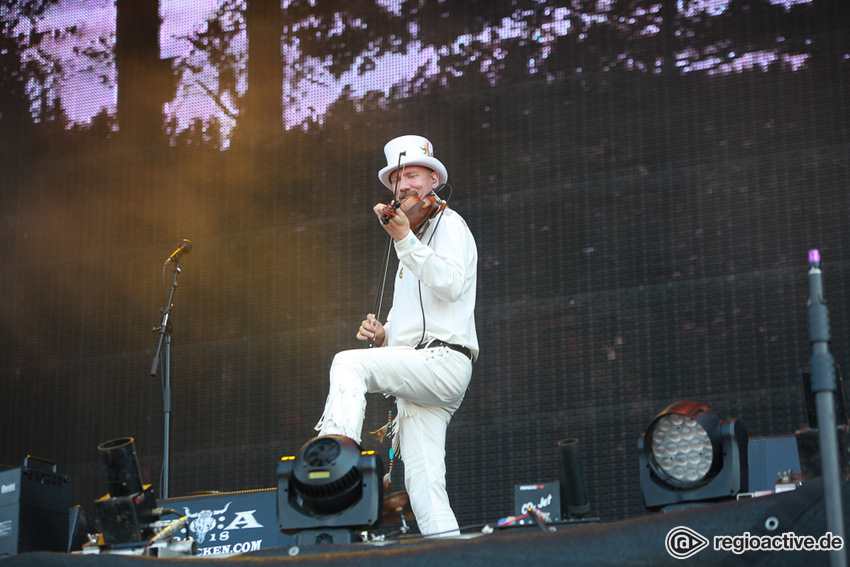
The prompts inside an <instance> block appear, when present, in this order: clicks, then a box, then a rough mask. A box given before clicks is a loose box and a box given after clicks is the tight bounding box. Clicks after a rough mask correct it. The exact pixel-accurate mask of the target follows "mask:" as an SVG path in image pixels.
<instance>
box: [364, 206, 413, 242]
mask: <svg viewBox="0 0 850 567" xmlns="http://www.w3.org/2000/svg"><path fill="white" fill-rule="evenodd" d="M387 207H388V205H384V204H383V203H378V204H377V205H375V206H374V207H373V208H372V210H373V211H375V215H377V217H378V219H380V218H381V217H382V216H384V215H385V214H386V209H387ZM381 226H382V227H384V230H386V231H387V233H389V235H390V236H392V237H393V240H395V241H396V242H398V241H400V240H402V239H403V238H404V237H405V236H407V235H408V233H409V232H410V220H408V218H407V215H405V214H404V211H402V210H401V207H399V208H398V209H396V212H395V216H394V217H393V218H391V219H390V222H388V223H387V224H384V222H383V221H381Z"/></svg>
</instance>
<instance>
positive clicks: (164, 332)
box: [151, 259, 181, 498]
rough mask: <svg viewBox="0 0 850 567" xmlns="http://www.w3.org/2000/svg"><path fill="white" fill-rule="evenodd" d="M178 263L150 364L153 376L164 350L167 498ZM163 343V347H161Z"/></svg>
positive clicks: (165, 492)
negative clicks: (173, 324)
mask: <svg viewBox="0 0 850 567" xmlns="http://www.w3.org/2000/svg"><path fill="white" fill-rule="evenodd" d="M180 271H181V270H180V263H179V261H177V260H176V259H175V260H174V279H173V280H172V282H171V290H170V291H169V292H168V303H167V304H166V307H163V308H162V309H160V313H162V321H161V323H160V325H159V327H155V328H154V329H153V332H155V333H159V342H158V343H157V345H156V354H154V358H153V364H152V365H151V377H155V376H156V373H157V370H158V369H159V366H160V354H161V353H162V352H163V350H164V351H165V360H164V363H163V365H162V366H163V371H162V405H163V414H164V415H165V427H164V440H163V456H162V486H161V492H162V497H163V498H168V473H169V471H168V469H169V462H168V461H169V453H170V447H169V446H170V437H171V320H170V317H171V310H172V309H173V308H174V303H173V302H172V300H173V299H174V291H175V290H176V289H177V276H178V275H180ZM163 344H164V345H165V349H163Z"/></svg>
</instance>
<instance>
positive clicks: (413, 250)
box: [384, 207, 478, 360]
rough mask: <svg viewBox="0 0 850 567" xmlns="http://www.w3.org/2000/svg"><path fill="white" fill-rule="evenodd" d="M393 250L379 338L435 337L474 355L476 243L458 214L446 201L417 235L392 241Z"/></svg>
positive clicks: (414, 340) (405, 342) (408, 341)
mask: <svg viewBox="0 0 850 567" xmlns="http://www.w3.org/2000/svg"><path fill="white" fill-rule="evenodd" d="M395 250H396V254H397V255H398V258H399V267H398V270H397V271H396V276H395V288H394V291H393V306H392V308H391V309H390V312H389V315H388V316H387V323H386V325H385V331H386V336H387V340H386V341H385V342H384V344H385V345H387V346H400V345H401V346H416V345H418V344H419V343H420V341H422V342H427V341H429V340H431V339H439V340H441V341H445V342H447V343H453V344H458V345H462V346H465V347H467V348H468V349H469V350H470V351H471V352H472V357H473V360H475V359H477V358H478V335H477V334H476V332H475V293H476V286H477V283H478V248H477V247H476V245H475V238H474V237H473V236H472V232H470V230H469V227H468V226H467V225H466V221H464V220H463V217H461V216H460V215H459V214H458V213H456V212H455V211H454V210H452V209H450V208H448V207H446V209H445V210H444V211H443V212H442V213H440V215H438V216H436V217H435V218H434V219H432V220H431V221H430V224H429V226H428V227H427V229H426V230H425V233H424V234H423V235H422V239H421V240H420V239H418V238H416V236H415V235H414V234H413V232H412V231H411V232H410V233H408V235H407V236H406V237H405V238H404V239H402V240H400V241H398V242H396V243H395ZM420 282H421V285H420ZM420 289H421V299H422V301H421V306H420ZM423 307H424V311H425V334H424V339H423V334H422V309H423Z"/></svg>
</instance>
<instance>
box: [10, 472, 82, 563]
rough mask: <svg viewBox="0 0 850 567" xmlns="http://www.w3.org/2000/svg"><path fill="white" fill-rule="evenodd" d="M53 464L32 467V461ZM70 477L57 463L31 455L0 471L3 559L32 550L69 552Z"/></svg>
mask: <svg viewBox="0 0 850 567" xmlns="http://www.w3.org/2000/svg"><path fill="white" fill-rule="evenodd" d="M31 460H33V461H39V462H41V463H47V464H49V465H50V467H49V468H48V469H43V468H33V467H30V466H29V462H30V461H31ZM70 508H71V479H70V477H68V476H66V475H64V474H60V473H57V472H56V465H55V464H53V463H51V462H49V461H43V460H42V459H37V458H35V457H32V456H28V457H27V458H26V459H24V466H23V467H18V468H13V469H8V470H4V471H2V472H0V558H3V557H7V556H10V555H17V554H19V553H26V552H31V551H59V552H67V551H68V526H69V516H70Z"/></svg>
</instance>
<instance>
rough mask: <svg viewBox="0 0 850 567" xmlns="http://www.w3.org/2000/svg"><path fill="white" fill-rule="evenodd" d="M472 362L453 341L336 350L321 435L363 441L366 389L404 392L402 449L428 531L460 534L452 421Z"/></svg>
mask: <svg viewBox="0 0 850 567" xmlns="http://www.w3.org/2000/svg"><path fill="white" fill-rule="evenodd" d="M471 377H472V362H471V361H470V360H469V358H467V357H466V356H464V355H463V354H462V353H459V352H456V351H453V350H451V349H449V348H447V347H435V348H428V349H420V350H415V349H413V347H380V348H362V349H354V350H347V351H343V352H340V353H338V354H337V355H336V356H335V357H334V360H333V364H332V365H331V371H330V392H329V393H328V399H327V401H326V402H325V410H324V414H323V415H322V419H321V420H319V423H318V424H317V425H316V431H318V432H319V435H345V436H346V437H350V438H351V439H354V440H355V441H356V442H358V443H360V437H361V430H362V428H363V419H364V417H365V415H366V394H367V393H381V394H386V395H389V396H395V397H396V398H398V401H397V405H398V415H397V417H396V419H397V422H396V424H397V425H396V427H397V429H396V436H397V441H398V445H397V449H398V453H399V455H398V456H400V457H401V459H402V460H403V461H404V487H405V489H406V490H407V494H408V496H409V497H410V506H411V508H412V510H413V514H414V515H415V516H416V523H417V525H418V526H419V530H420V532H421V533H422V534H423V535H438V534H439V535H457V534H458V533H459V532H458V531H457V530H458V524H457V519H456V518H455V515H454V512H452V509H451V506H450V504H449V497H448V494H447V492H446V428H447V427H448V424H449V421H451V418H452V415H454V413H455V411H457V408H458V407H460V404H461V402H462V401H463V396H464V394H465V393H466V388H467V386H468V385H469V380H470V378H471Z"/></svg>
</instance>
